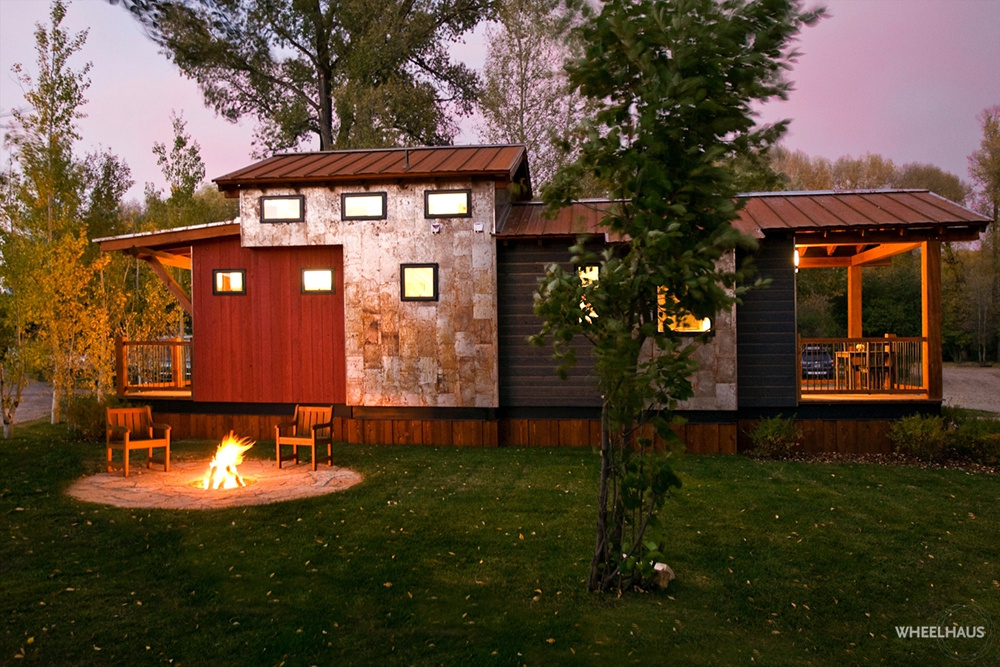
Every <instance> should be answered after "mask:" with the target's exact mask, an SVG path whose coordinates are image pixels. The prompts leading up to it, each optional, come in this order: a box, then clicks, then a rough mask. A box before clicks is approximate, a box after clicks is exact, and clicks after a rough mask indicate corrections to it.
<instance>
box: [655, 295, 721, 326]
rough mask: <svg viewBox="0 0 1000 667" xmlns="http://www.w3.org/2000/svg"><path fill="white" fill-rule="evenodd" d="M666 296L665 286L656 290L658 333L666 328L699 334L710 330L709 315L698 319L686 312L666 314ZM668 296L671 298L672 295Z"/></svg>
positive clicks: (710, 321) (710, 319)
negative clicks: (672, 315)
mask: <svg viewBox="0 0 1000 667" xmlns="http://www.w3.org/2000/svg"><path fill="white" fill-rule="evenodd" d="M667 298H668V295H667V290H666V288H664V287H661V288H659V289H657V290H656V303H657V304H658V306H659V308H658V309H657V320H658V322H657V329H658V330H659V332H660V333H663V332H664V331H666V330H667V328H669V329H670V330H671V331H676V332H677V333H683V334H700V333H705V332H708V331H711V330H712V318H710V317H705V318H703V319H698V318H697V317H695V316H694V315H692V314H691V313H686V312H685V313H678V314H677V315H676V316H674V317H670V316H668V315H667V311H666V305H667ZM669 298H670V299H673V297H669ZM674 302H675V303H676V300H674Z"/></svg>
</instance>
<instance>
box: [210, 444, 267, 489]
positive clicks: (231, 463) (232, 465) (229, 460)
mask: <svg viewBox="0 0 1000 667" xmlns="http://www.w3.org/2000/svg"><path fill="white" fill-rule="evenodd" d="M253 445H254V443H253V441H252V440H250V438H237V437H236V434H235V433H233V432H232V431H230V432H229V435H227V436H226V437H225V438H223V439H222V444H220V445H219V449H218V450H216V452H215V456H214V457H213V458H212V462H211V463H210V464H209V466H208V472H206V473H205V477H204V479H203V480H202V488H205V489H236V488H238V487H241V486H246V482H244V481H243V476H242V475H240V473H239V471H238V470H236V466H238V465H239V464H241V463H243V452H245V451H247V450H248V449H250V448H251V447H253Z"/></svg>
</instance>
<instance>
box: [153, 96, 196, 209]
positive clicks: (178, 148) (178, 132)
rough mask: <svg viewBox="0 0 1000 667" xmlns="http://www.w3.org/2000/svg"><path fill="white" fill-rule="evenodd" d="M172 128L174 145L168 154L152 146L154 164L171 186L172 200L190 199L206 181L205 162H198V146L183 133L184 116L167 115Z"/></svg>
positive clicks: (156, 145) (160, 145)
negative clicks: (178, 198) (179, 198)
mask: <svg viewBox="0 0 1000 667" xmlns="http://www.w3.org/2000/svg"><path fill="white" fill-rule="evenodd" d="M170 124H171V125H172V126H173V128H174V143H173V145H172V146H171V147H170V154H169V155H168V154H167V147H166V146H165V145H163V144H161V143H160V142H158V141H157V142H155V143H154V144H153V155H155V156H156V164H157V165H159V167H160V169H161V170H162V171H163V176H164V177H165V178H166V179H167V183H169V184H170V196H171V197H183V198H186V199H190V198H191V197H193V196H194V191H195V189H196V188H197V187H198V186H199V185H201V182H202V181H203V180H205V163H204V162H202V160H201V145H200V144H199V143H198V142H197V141H195V140H194V139H192V138H191V135H190V134H188V133H187V132H186V131H185V128H186V127H187V123H185V122H184V114H181V115H179V116H178V115H176V114H174V113H173V112H171V113H170Z"/></svg>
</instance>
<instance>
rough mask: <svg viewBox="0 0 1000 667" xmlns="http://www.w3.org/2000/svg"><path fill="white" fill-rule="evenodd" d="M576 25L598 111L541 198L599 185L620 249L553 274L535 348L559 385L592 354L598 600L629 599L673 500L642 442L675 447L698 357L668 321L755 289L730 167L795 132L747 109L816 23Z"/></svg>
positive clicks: (599, 18)
mask: <svg viewBox="0 0 1000 667" xmlns="http://www.w3.org/2000/svg"><path fill="white" fill-rule="evenodd" d="M576 9H578V10H579V11H580V12H581V14H582V17H583V23H582V24H581V27H580V28H579V29H578V31H577V38H578V39H579V41H580V43H582V44H584V45H585V54H584V57H583V58H581V59H579V60H577V61H576V62H574V63H571V64H570V65H568V67H567V71H568V72H569V80H570V85H571V87H572V88H573V89H574V90H578V91H579V92H580V93H581V94H582V95H583V96H585V97H587V98H589V99H590V100H591V101H593V102H594V103H595V105H597V106H598V110H597V111H596V113H594V114H593V116H592V119H591V120H589V121H588V122H587V124H585V128H586V132H587V136H586V141H584V143H583V144H582V145H581V149H580V154H579V158H578V159H577V161H576V162H575V163H573V164H571V165H569V166H567V167H565V168H563V169H561V170H560V171H559V172H557V174H556V175H555V177H554V178H553V179H552V183H551V187H550V188H548V189H546V191H545V193H544V198H545V201H546V202H547V203H548V204H549V206H550V208H552V209H557V208H559V207H562V206H566V205H569V204H570V203H571V202H572V201H573V200H574V199H575V198H578V197H579V196H580V187H581V183H584V182H586V181H587V180H588V179H593V180H596V181H597V182H598V183H599V184H600V185H603V186H606V188H607V191H608V192H609V193H610V196H611V198H612V199H614V200H615V201H616V202H618V203H617V204H616V205H615V206H614V207H613V208H612V209H611V210H610V212H609V213H608V215H607V216H606V217H605V219H604V221H603V223H602V224H603V225H604V226H605V227H606V228H607V229H608V231H609V232H610V233H611V234H613V235H614V236H615V237H618V238H622V239H625V241H624V242H623V243H622V244H621V245H620V246H618V247H614V248H609V249H607V250H605V251H603V252H601V253H600V254H598V253H595V252H594V251H592V250H590V249H588V247H587V246H586V239H580V240H579V241H578V243H577V245H575V246H574V247H573V249H572V252H573V264H574V265H576V266H588V265H598V266H599V267H600V271H599V278H598V280H596V281H590V280H584V279H583V278H582V277H581V276H580V275H579V273H578V272H577V271H576V270H575V269H573V270H566V269H565V268H563V267H560V266H558V265H553V266H551V267H549V269H548V270H547V272H546V275H545V277H544V278H543V279H541V280H540V283H539V288H538V292H537V295H536V298H535V313H536V315H538V316H539V317H541V318H542V320H543V326H542V330H541V332H540V333H539V334H538V335H537V336H535V337H533V341H534V342H535V343H536V344H539V345H542V344H545V342H546V341H552V343H553V346H554V357H555V359H556V361H557V364H558V371H559V372H560V373H561V374H565V373H566V371H567V369H568V368H569V367H570V366H572V365H573V364H574V363H575V361H576V359H575V348H574V347H573V346H572V342H573V340H574V339H575V338H577V337H582V338H584V339H585V340H587V341H588V342H589V343H590V344H591V349H592V353H593V356H594V359H595V375H596V377H597V384H598V388H599V391H600V392H601V394H602V396H603V398H604V404H603V419H602V445H601V461H602V464H601V465H602V467H601V482H600V484H601V486H600V493H599V500H598V528H597V530H598V535H597V542H596V548H595V552H594V558H593V560H592V564H591V573H590V581H589V586H590V588H591V589H593V590H602V591H609V590H612V589H618V590H627V589H630V588H632V587H634V586H637V585H641V584H642V582H643V579H644V578H645V577H646V576H647V575H648V573H647V572H646V571H645V569H644V567H645V566H644V565H641V564H644V563H648V562H649V561H650V553H651V551H652V550H651V549H650V547H649V545H650V544H654V545H658V544H659V543H660V541H661V540H659V539H652V540H647V539H645V537H644V536H645V531H646V529H647V528H648V527H649V525H650V523H651V522H652V521H653V517H655V516H656V514H657V511H658V510H659V509H660V508H661V507H662V504H663V501H664V498H665V495H666V492H667V490H669V487H670V485H669V484H668V485H666V487H663V488H661V486H662V485H661V486H657V485H656V484H654V483H653V480H657V479H664V478H665V477H661V476H669V473H668V470H669V468H668V467H667V466H668V465H669V463H668V460H666V459H663V460H659V459H647V458H646V457H647V455H648V454H649V452H650V449H651V448H650V447H649V443H648V442H646V443H644V442H643V441H640V442H639V446H638V447H637V448H633V445H632V441H633V438H634V437H635V436H636V435H637V434H638V433H640V432H642V429H643V428H644V427H645V426H646V425H649V427H650V429H651V430H652V431H653V432H655V433H656V434H658V435H659V436H660V437H661V438H665V439H667V440H668V441H672V442H675V441H676V436H674V435H673V432H672V431H671V430H670V428H669V427H670V423H671V421H672V417H673V415H672V413H673V410H674V408H675V407H676V405H677V402H678V401H680V400H684V399H686V398H688V397H690V396H691V395H692V388H691V383H690V381H689V377H690V376H691V374H692V373H693V372H694V371H695V369H696V367H697V364H696V362H695V361H694V359H693V358H692V353H693V352H694V350H695V349H696V347H695V345H690V344H688V341H685V340H684V339H682V338H681V337H680V336H679V335H678V334H677V333H676V332H674V331H672V330H671V329H670V328H669V327H664V329H665V330H664V331H660V328H661V327H660V322H661V318H663V319H666V321H672V320H673V319H674V318H675V317H677V316H679V315H682V314H685V313H690V314H693V315H694V316H695V317H698V318H703V317H711V316H714V315H715V312H716V310H718V309H720V308H725V307H730V306H731V305H732V304H733V303H734V301H735V300H736V299H737V298H738V296H739V295H740V294H742V292H743V291H744V290H745V289H746V287H745V285H743V284H742V281H743V280H744V279H745V274H744V273H743V272H742V271H740V270H737V269H736V267H735V266H734V265H733V260H732V256H733V255H732V254H730V253H731V251H732V249H733V248H734V247H735V246H736V245H737V244H744V245H746V246H749V245H751V244H752V241H751V240H749V239H745V238H742V237H741V236H740V235H739V234H738V233H737V232H736V231H735V230H734V229H733V228H732V226H731V225H730V222H731V221H732V220H733V219H734V218H735V217H736V215H737V212H736V206H737V205H736V202H735V195H736V194H737V184H736V181H735V179H734V177H733V174H732V172H731V171H730V170H729V168H728V166H727V165H728V163H729V162H731V161H732V159H734V158H735V157H736V156H739V155H744V154H747V153H751V152H754V151H761V150H766V148H767V147H769V146H771V145H772V144H773V143H774V141H775V140H776V139H777V138H778V137H779V136H780V135H781V133H782V132H783V131H784V129H785V126H786V123H778V124H776V125H774V126H767V127H755V125H754V120H753V117H752V114H751V112H750V107H751V105H752V104H753V103H754V102H758V101H763V100H767V99H769V98H772V97H783V96H784V95H785V94H786V92H787V90H788V87H789V84H788V83H787V82H786V81H784V79H783V78H782V72H783V71H784V69H785V68H786V67H787V61H788V59H789V58H790V57H791V56H792V54H790V53H789V52H788V43H789V41H790V40H791V38H792V37H793V36H794V35H795V34H796V33H797V32H798V30H799V29H800V28H801V26H802V25H805V24H810V23H812V22H814V21H815V20H816V19H817V18H818V16H819V14H820V13H819V12H816V13H806V12H802V11H801V10H800V6H799V4H798V3H797V2H744V1H741V0H734V1H732V2H726V3H722V4H720V3H718V2H715V1H714V0H683V1H679V2H673V3H659V2H653V1H652V0H637V1H632V0H611V1H610V2H607V3H604V4H603V5H601V6H600V10H599V11H598V10H596V9H593V8H592V7H591V6H590V5H589V4H585V3H579V5H578V6H577V7H576ZM738 283H741V284H739V285H738ZM638 471H644V472H643V474H639V473H638ZM625 480H628V483H627V484H625V483H624V481H625ZM622 554H624V556H623V555H622Z"/></svg>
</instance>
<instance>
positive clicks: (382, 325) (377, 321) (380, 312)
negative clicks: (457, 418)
mask: <svg viewBox="0 0 1000 667" xmlns="http://www.w3.org/2000/svg"><path fill="white" fill-rule="evenodd" d="M464 188H471V189H472V217H471V218H451V219H442V220H434V221H432V220H429V219H426V218H424V191H425V190H451V189H464ZM494 190H495V185H494V183H493V182H492V181H476V182H469V181H464V182H461V181H458V182H455V181H453V182H438V183H430V182H428V183H402V184H373V185H371V186H369V187H367V188H366V187H363V186H345V187H330V188H326V187H322V188H320V187H308V188H299V189H297V190H293V189H289V188H269V189H267V190H266V191H263V192H262V191H261V190H245V191H243V192H241V196H240V217H241V221H242V225H241V228H242V243H243V246H244V247H253V248H268V247H282V246H301V245H342V246H343V247H344V303H345V306H344V308H345V313H344V322H345V329H346V331H345V333H346V336H345V340H346V347H347V349H346V358H347V404H348V405H355V406H407V407H411V406H412V407H479V408H493V407H497V405H498V388H497V330H496V322H497V312H496V311H497V304H496V243H495V241H494V238H493V233H494V232H495V213H494V212H495V208H494V206H495V202H494V197H495V194H494ZM342 192H349V193H350V192H385V193H387V198H386V199H387V207H386V209H387V211H386V212H387V218H386V219H385V220H349V221H343V220H341V219H340V218H341V211H340V195H341V193H342ZM262 194H267V195H282V194H302V195H305V200H306V204H305V222H301V223H283V224H262V223H261V222H260V212H259V197H260V196H261V195H262ZM432 222H440V223H441V231H440V232H439V233H432V231H431V223H432ZM475 223H482V225H483V231H482V232H476V231H474V224H475ZM406 263H437V264H438V265H439V268H438V286H439V288H438V291H439V295H440V296H439V300H438V301H436V302H420V301H408V302H406V301H400V294H399V291H400V285H399V278H400V264H406Z"/></svg>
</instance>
